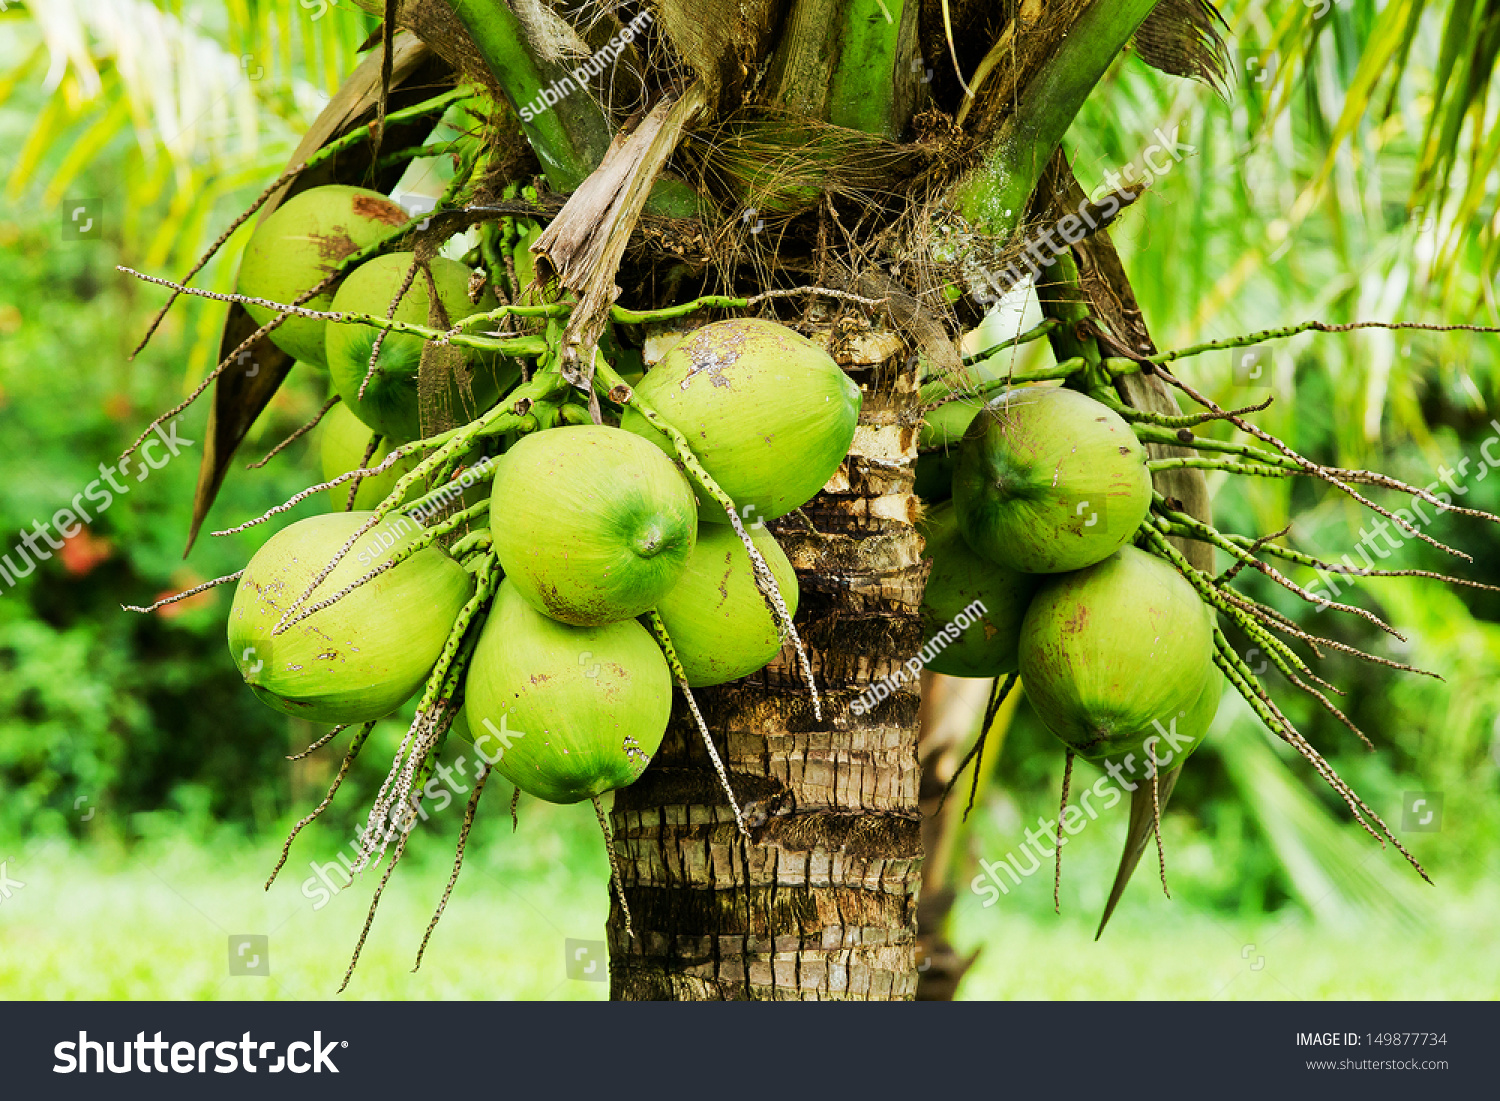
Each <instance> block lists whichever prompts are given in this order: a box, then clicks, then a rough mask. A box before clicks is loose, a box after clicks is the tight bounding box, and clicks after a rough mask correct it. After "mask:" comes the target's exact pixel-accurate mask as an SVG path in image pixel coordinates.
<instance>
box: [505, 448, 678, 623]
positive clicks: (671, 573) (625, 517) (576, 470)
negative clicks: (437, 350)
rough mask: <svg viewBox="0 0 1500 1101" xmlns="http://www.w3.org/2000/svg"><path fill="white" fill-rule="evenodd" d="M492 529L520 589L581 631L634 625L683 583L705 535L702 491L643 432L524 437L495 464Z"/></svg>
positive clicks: (539, 606) (509, 575)
mask: <svg viewBox="0 0 1500 1101" xmlns="http://www.w3.org/2000/svg"><path fill="white" fill-rule="evenodd" d="M491 502H492V503H491V506H490V532H491V535H492V536H493V538H494V547H495V555H496V557H498V558H499V560H500V565H501V567H502V568H503V569H504V570H505V576H506V577H507V578H508V579H509V580H510V581H511V582H512V583H513V584H514V586H515V589H516V591H517V592H518V593H519V594H520V595H521V596H522V597H523V598H524V599H526V600H527V601H529V602H530V604H531V606H532V607H533V608H535V609H536V610H537V611H539V612H541V613H542V614H543V615H548V616H551V617H552V618H553V619H556V620H558V621H560V622H562V623H571V624H573V625H574V626H599V625H601V624H605V623H614V622H616V621H618V620H621V619H630V618H631V617H632V616H638V615H640V614H641V613H643V612H645V611H647V610H649V609H651V608H654V607H656V604H657V601H659V600H661V598H662V597H664V596H665V595H666V594H667V592H668V591H670V590H671V588H672V586H673V585H675V584H677V581H678V579H679V578H680V577H681V576H682V571H683V569H684V567H686V565H687V561H688V556H689V555H690V554H691V553H692V550H693V541H694V539H695V538H696V537H697V531H698V519H697V510H696V508H695V506H694V504H693V491H692V487H691V486H690V485H689V484H688V481H687V479H686V478H685V477H683V475H682V472H681V471H680V470H678V469H677V466H676V464H674V463H673V462H672V461H671V460H670V459H668V458H667V457H666V456H665V455H663V454H662V453H661V452H660V451H658V450H657V449H656V448H654V447H652V446H651V445H650V444H649V443H647V442H646V441H645V440H643V439H641V438H640V437H639V436H636V435H633V434H631V433H629V432H623V431H621V430H620V429H618V428H609V427H606V426H603V425H576V426H569V427H563V428H550V429H547V430H546V431H543V432H537V433H534V434H533V435H530V436H525V437H523V438H522V439H521V440H520V442H518V443H517V444H516V445H515V446H514V447H512V448H511V449H510V450H509V451H507V452H506V453H505V454H504V455H503V456H501V458H500V459H499V461H498V462H497V463H496V464H495V479H494V483H493V488H492V490H491Z"/></svg>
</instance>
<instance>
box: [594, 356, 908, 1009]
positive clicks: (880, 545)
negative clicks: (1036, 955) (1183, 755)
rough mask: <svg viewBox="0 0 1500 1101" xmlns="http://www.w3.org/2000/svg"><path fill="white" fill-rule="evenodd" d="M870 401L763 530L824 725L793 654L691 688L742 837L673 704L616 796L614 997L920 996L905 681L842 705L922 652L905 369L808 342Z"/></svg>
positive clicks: (894, 360)
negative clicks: (832, 462) (725, 773)
mask: <svg viewBox="0 0 1500 1101" xmlns="http://www.w3.org/2000/svg"><path fill="white" fill-rule="evenodd" d="M809 335H811V336H813V337H814V339H820V340H821V341H822V342H824V343H825V344H828V345H829V346H830V350H831V351H832V352H833V354H834V357H835V358H836V359H837V360H839V362H840V363H841V364H842V365H844V367H845V369H846V370H847V371H848V372H849V374H850V376H851V377H852V378H854V379H855V381H856V382H858V383H859V384H860V386H861V388H862V390H863V391H864V403H863V408H862V411H861V414H860V425H859V428H858V430H857V432H856V435H855V439H854V444H853V447H852V448H851V451H850V454H849V457H848V459H847V460H846V461H845V463H844V465H843V466H841V467H840V469H839V471H838V473H837V474H835V475H834V477H833V478H832V479H831V480H830V482H829V483H828V485H827V486H825V487H824V490H823V492H821V493H820V494H819V495H818V496H817V497H816V498H815V499H814V500H813V501H812V502H810V503H809V504H808V505H807V506H806V508H805V509H804V510H803V512H804V513H805V515H806V517H807V518H808V519H809V520H810V521H811V522H812V525H813V527H814V528H815V529H816V530H815V531H810V530H808V527H807V525H806V524H805V523H804V522H803V521H802V519H800V518H799V517H798V516H797V515H796V514H793V515H792V516H789V517H786V518H783V519H782V520H779V521H775V522H773V523H772V525H771V526H772V528H773V530H774V532H775V534H776V537H777V539H778V540H779V541H780V542H781V545H782V547H783V548H784V549H785V550H786V552H787V555H788V557H789V558H790V559H791V561H792V564H793V565H794V566H795V567H796V569H797V577H798V582H799V585H800V587H801V605H800V608H799V612H798V616H797V626H798V630H799V631H801V632H802V637H803V639H804V641H805V643H806V645H807V647H808V652H809V656H810V658H811V661H812V666H813V669H814V671H815V673H816V675H817V679H818V685H819V689H820V690H821V692H822V694H823V716H824V717H823V720H822V721H821V722H819V721H817V720H816V719H815V718H814V716H813V709H812V700H811V696H810V694H809V693H808V690H807V688H806V686H805V685H804V684H803V683H802V682H801V679H800V677H799V676H798V673H797V666H796V662H795V660H794V659H793V658H792V657H791V654H790V652H789V651H788V650H783V652H782V654H781V655H780V656H779V657H778V658H777V659H776V660H775V661H773V662H772V663H771V665H769V666H768V667H767V668H766V669H765V670H764V671H763V672H762V673H760V674H757V675H756V676H754V677H751V678H748V679H747V680H744V681H741V682H738V683H735V684H730V685H725V686H722V687H719V688H708V689H699V690H698V691H697V692H696V693H695V695H696V698H697V700H698V703H699V705H700V707H701V708H702V710H703V713H704V716H705V718H706V719H707V721H708V725H709V729H710V730H711V731H712V733H713V737H714V740H715V743H716V745H717V746H718V748H719V752H720V754H721V755H722V756H723V758H724V763H725V765H726V767H727V768H728V770H729V775H730V780H731V782H732V784H733V787H734V791H735V794H736V796H737V798H738V800H739V802H740V804H741V806H742V807H743V808H744V811H745V813H746V818H747V824H748V825H749V826H750V832H751V835H752V837H753V838H754V843H753V844H752V845H746V844H745V843H744V842H743V841H742V840H741V839H740V837H739V835H738V834H737V832H736V830H735V824H734V816H733V812H732V811H731V810H730V808H729V806H728V804H727V803H726V802H725V799H724V796H723V794H722V791H721V790H720V788H719V785H718V781H717V779H716V777H715V775H714V772H713V770H712V767H711V765H710V763H709V758H708V754H707V751H706V750H705V748H704V747H703V745H702V743H701V741H700V738H699V735H698V733H697V731H696V729H695V728H694V726H693V724H692V721H691V718H690V716H689V715H688V712H687V707H686V705H685V704H684V703H683V701H682V700H681V699H680V698H679V699H678V700H677V702H676V705H675V707H674V710H673V716H672V723H671V726H670V728H669V729H668V732H667V736H666V739H665V741H664V742H663V744H662V748H661V750H660V751H659V752H658V754H657V755H656V757H655V759H654V760H653V761H652V764H651V767H650V768H649V769H647V770H646V773H645V774H644V775H643V776H642V777H641V779H640V780H639V781H637V782H636V783H635V784H633V785H632V786H631V787H629V788H625V789H623V790H621V791H619V792H617V793H616V794H615V802H614V811H613V815H612V828H613V830H614V845H615V851H616V855H617V857H618V859H619V861H620V863H621V866H622V874H623V879H624V887H625V894H626V897H627V899H628V901H629V904H630V910H631V913H632V916H633V919H634V926H635V934H636V935H635V938H634V939H630V938H627V937H626V935H625V933H624V928H623V923H622V921H621V920H620V913H619V905H618V903H615V904H614V913H612V915H611V920H610V927H609V937H610V954H611V960H610V976H611V996H612V997H614V998H616V999H672V1000H683V1001H696V1000H719V999H768V998H774V999H799V1000H822V999H861V1000H864V999H871V1000H883V999H905V998H910V997H912V995H913V993H914V992H915V990H916V983H917V972H916V967H915V962H916V961H915V952H914V945H915V938H916V914H917V889H918V886H919V883H920V879H921V865H922V843H921V822H920V818H919V814H918V808H917V797H918V786H919V781H920V773H919V770H918V766H917V756H916V743H917V728H916V720H917V705H918V699H919V694H918V681H917V678H915V677H911V678H909V679H908V680H907V681H906V683H905V684H904V685H903V686H901V687H900V688H898V690H897V691H895V692H894V693H893V694H892V695H891V696H890V697H888V698H887V699H885V700H884V701H882V702H881V703H880V704H878V705H877V706H876V707H875V709H874V711H873V713H867V714H864V715H856V714H854V712H853V710H852V709H851V707H850V705H851V704H852V703H853V701H854V700H855V699H856V698H857V697H859V695H860V694H861V693H862V692H864V691H865V689H867V688H868V687H870V685H871V684H872V683H873V682H875V681H877V680H878V679H880V678H881V677H884V676H887V675H892V676H894V675H895V674H896V673H897V671H898V669H899V668H900V667H901V665H902V663H903V662H904V661H905V660H906V659H907V658H910V657H914V656H916V655H918V654H919V653H920V651H921V648H922V641H923V640H922V638H921V627H920V624H919V621H918V608H919V605H920V603H921V597H922V588H923V585H924V584H925V581H926V575H927V570H928V568H929V567H928V564H927V563H925V562H923V560H922V541H921V539H920V537H919V536H918V535H917V534H916V531H915V529H914V527H913V524H914V522H915V520H916V519H917V518H918V509H919V505H918V502H917V499H916V497H915V496H914V495H913V494H912V463H913V462H914V461H915V458H916V436H917V426H918V424H919V421H920V411H919V408H918V404H917V392H916V374H915V371H916V367H915V363H914V362H908V359H910V358H912V357H909V356H908V354H907V351H906V349H905V347H904V346H903V344H902V341H901V340H900V339H899V338H898V337H897V336H896V335H894V334H893V333H890V332H888V331H883V330H879V329H876V330H866V331H859V332H855V333H852V334H851V333H845V332H835V331H834V330H833V329H832V328H828V327H825V328H823V329H822V330H821V332H810V333H809Z"/></svg>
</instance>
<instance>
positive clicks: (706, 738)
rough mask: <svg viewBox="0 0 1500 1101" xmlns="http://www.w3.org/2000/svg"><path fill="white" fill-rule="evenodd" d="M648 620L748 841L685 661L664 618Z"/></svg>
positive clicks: (653, 615) (655, 616)
mask: <svg viewBox="0 0 1500 1101" xmlns="http://www.w3.org/2000/svg"><path fill="white" fill-rule="evenodd" d="M646 618H647V621H648V622H649V623H650V625H651V633H652V634H653V635H655V636H656V642H657V645H658V646H660V647H661V651H662V653H663V654H664V655H665V656H666V659H667V665H668V666H670V667H671V669H672V675H673V676H674V677H675V678H677V687H679V688H680V689H682V696H683V699H685V700H687V705H688V709H689V710H690V711H692V713H693V721H694V722H696V723H697V724H698V733H700V734H701V735H703V745H704V748H706V749H707V750H708V756H709V759H710V760H712V761H713V763H714V771H715V772H717V773H718V774H719V783H720V784H721V785H723V787H724V795H725V797H726V798H728V800H729V807H730V809H731V810H733V811H734V824H735V826H737V827H738V828H739V831H740V836H741V837H743V838H744V839H745V840H746V841H749V840H750V831H749V830H747V829H746V828H745V816H744V815H743V814H741V813H740V804H739V802H738V801H737V800H736V799H735V797H734V789H733V788H732V787H730V786H729V773H728V772H727V771H725V769H724V762H723V760H722V759H720V757H719V750H718V749H717V747H715V745H714V740H713V736H712V735H710V734H709V732H708V724H707V723H706V722H704V721H703V712H701V711H699V710H698V701H697V700H695V699H694V698H693V689H692V687H691V686H690V685H689V684H688V678H687V673H686V672H685V671H684V670H683V668H682V661H681V659H679V658H678V656H677V648H676V647H675V646H673V645H672V636H671V635H669V634H668V633H667V625H666V624H665V623H664V622H662V618H661V614H660V613H659V612H657V611H656V610H655V609H654V608H653V609H652V610H651V611H649V612H647V613H646Z"/></svg>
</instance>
